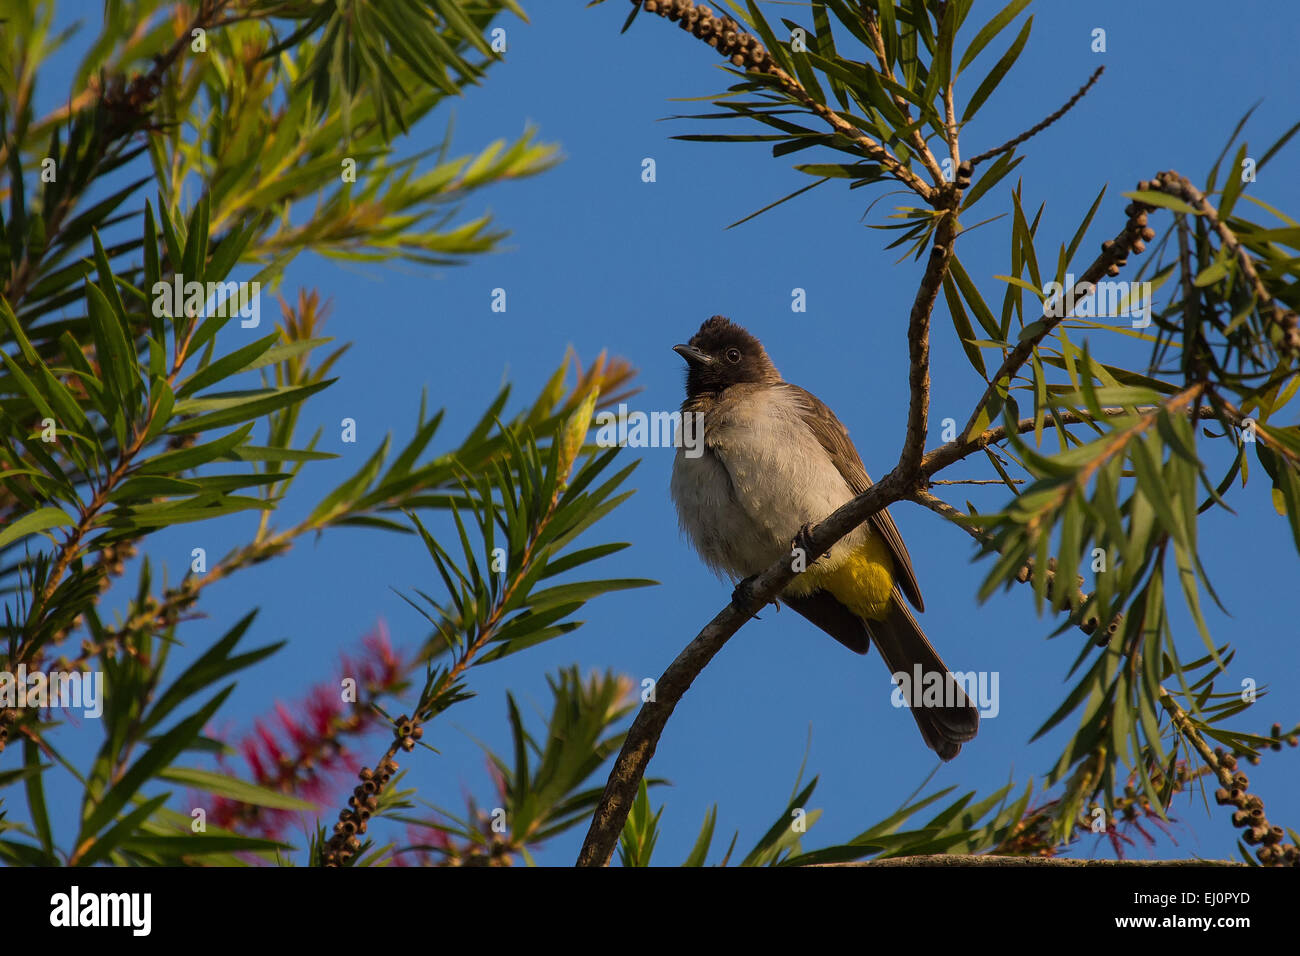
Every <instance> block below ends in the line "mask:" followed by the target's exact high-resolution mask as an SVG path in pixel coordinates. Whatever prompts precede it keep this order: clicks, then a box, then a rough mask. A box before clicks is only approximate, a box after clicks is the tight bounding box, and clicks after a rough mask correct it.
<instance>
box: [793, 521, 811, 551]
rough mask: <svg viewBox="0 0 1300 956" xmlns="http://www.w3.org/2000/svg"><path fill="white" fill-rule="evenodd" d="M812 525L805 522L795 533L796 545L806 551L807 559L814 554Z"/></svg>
mask: <svg viewBox="0 0 1300 956" xmlns="http://www.w3.org/2000/svg"><path fill="white" fill-rule="evenodd" d="M812 532H813V529H812V525H810V524H806V523H805V524H804V525H803V527H801V528H800V529H799V530H798V531H796V532H795V535H794V546H795V547H796V548H798V549H799V550H800V551H802V552H803V553H804V557H805V559H806V558H807V556H808V555H810V554H812Z"/></svg>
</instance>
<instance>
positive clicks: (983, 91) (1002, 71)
mask: <svg viewBox="0 0 1300 956" xmlns="http://www.w3.org/2000/svg"><path fill="white" fill-rule="evenodd" d="M1033 25H1034V18H1033V17H1032V16H1031V17H1030V18H1029V19H1027V20H1026V21H1025V25H1024V26H1023V27H1021V28H1020V33H1019V34H1018V35H1017V36H1016V39H1015V42H1014V43H1012V44H1011V48H1010V49H1008V50H1007V52H1006V53H1004V54H1003V55H1002V59H1000V60H998V62H997V63H996V64H995V65H994V67H993V69H992V70H990V71H989V75H988V76H986V77H984V81H983V82H982V83H980V85H979V86H978V87H977V88H976V90H975V93H974V94H973V95H972V96H971V98H970V101H969V102H968V103H967V104H966V109H965V110H964V111H963V112H962V116H961V121H962V123H966V122H968V121H969V120H970V119H972V118H973V117H974V116H975V114H976V112H978V110H979V108H980V107H981V106H983V105H984V101H985V100H987V99H988V98H989V96H991V95H992V93H993V91H994V90H996V89H997V88H998V84H1000V83H1001V82H1002V78H1003V77H1004V76H1006V75H1007V72H1008V71H1009V70H1010V69H1011V67H1013V66H1014V65H1015V63H1016V60H1018V59H1019V58H1020V52H1021V51H1022V50H1023V49H1024V48H1025V43H1026V42H1027V41H1028V40H1029V31H1030V30H1031V29H1032V28H1033Z"/></svg>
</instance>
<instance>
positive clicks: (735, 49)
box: [633, 0, 938, 203]
mask: <svg viewBox="0 0 1300 956" xmlns="http://www.w3.org/2000/svg"><path fill="white" fill-rule="evenodd" d="M633 3H639V4H641V6H642V8H643V9H644V10H645V12H646V13H654V14H657V15H658V16H661V17H664V18H665V19H668V20H672V21H674V22H677V21H680V22H681V26H682V29H684V30H689V31H690V32H691V33H692V34H694V35H695V36H697V37H699V38H700V39H701V40H704V41H705V42H706V43H708V44H709V46H712V47H716V48H717V51H718V52H719V53H720V54H722V55H723V56H725V57H728V58H730V60H731V62H732V63H733V64H734V65H735V66H737V67H744V68H747V69H748V70H749V72H750V73H762V74H764V75H766V76H770V77H772V78H773V79H774V80H776V83H777V85H778V86H779V87H780V88H781V90H782V92H784V93H785V94H786V95H787V96H789V97H791V98H792V99H794V100H797V101H798V102H799V103H800V104H801V105H802V106H803V107H804V108H805V109H807V110H808V111H810V112H812V113H815V114H816V115H817V116H820V117H821V118H822V119H823V120H825V121H826V123H827V124H828V125H829V126H830V127H831V129H833V130H834V131H835V132H837V133H839V134H840V135H841V136H843V137H844V138H845V139H848V140H850V141H852V142H853V143H854V144H855V145H857V147H858V148H859V149H861V150H862V152H863V153H864V154H865V155H866V156H867V158H869V159H872V160H874V161H875V162H877V163H879V164H880V165H881V166H883V167H885V169H887V170H889V172H890V173H892V174H893V176H894V178H895V179H897V180H898V181H899V182H901V183H902V184H903V185H905V186H907V188H908V189H910V190H912V192H914V193H916V194H917V195H918V196H920V197H921V198H922V199H924V200H925V201H926V202H927V203H933V202H934V197H935V195H936V193H937V192H938V190H936V189H934V188H932V187H930V186H928V185H926V183H925V182H924V181H923V180H922V179H921V178H920V177H918V176H917V175H916V174H915V173H914V172H912V171H911V170H910V169H908V168H907V167H906V166H904V165H903V164H902V163H901V162H899V160H898V157H896V156H895V155H894V154H893V153H891V152H890V151H889V150H888V149H886V148H885V147H884V146H883V145H881V144H880V143H878V142H877V141H876V140H874V139H873V138H871V137H870V136H868V135H867V134H866V133H864V132H862V131H861V130H860V129H858V128H857V127H856V126H854V125H853V124H852V123H850V122H849V121H848V120H846V119H844V118H843V117H842V116H840V114H839V113H836V112H835V111H834V110H832V109H831V108H830V107H828V106H827V105H826V104H824V103H821V102H819V101H818V100H817V99H815V98H814V97H813V96H812V94H810V93H809V92H808V91H807V90H806V89H804V87H803V84H802V83H800V82H799V81H798V80H797V79H795V78H794V77H793V76H791V75H790V74H789V73H787V72H786V71H785V70H783V69H781V68H780V67H779V66H777V65H776V63H775V62H774V61H773V60H772V55H771V54H770V53H768V52H767V48H766V47H764V46H763V44H762V43H760V42H759V40H758V38H757V37H755V36H753V35H752V34H750V33H747V32H745V31H744V30H742V29H741V27H740V24H739V23H737V22H736V21H735V20H733V19H732V18H731V17H715V16H713V11H712V10H711V9H709V8H708V7H706V6H696V5H695V2H694V0H633Z"/></svg>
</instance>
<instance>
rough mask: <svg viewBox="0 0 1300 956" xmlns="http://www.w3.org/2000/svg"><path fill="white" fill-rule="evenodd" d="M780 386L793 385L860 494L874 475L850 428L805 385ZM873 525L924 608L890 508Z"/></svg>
mask: <svg viewBox="0 0 1300 956" xmlns="http://www.w3.org/2000/svg"><path fill="white" fill-rule="evenodd" d="M777 387H778V388H788V389H790V390H791V391H792V392H793V393H794V394H795V395H796V396H797V397H798V399H799V404H800V405H801V406H802V409H803V411H802V415H801V417H802V418H803V421H804V424H805V425H807V426H808V428H809V429H811V430H812V433H813V434H814V435H815V436H817V441H818V442H819V443H820V444H821V446H822V448H824V449H826V453H827V454H828V455H830V456H831V461H832V462H834V463H835V467H836V469H837V470H838V471H839V473H840V474H841V475H842V476H843V477H844V481H845V483H846V484H848V486H849V488H850V489H852V491H853V493H854V494H855V495H860V494H862V492H864V491H866V490H867V488H869V487H870V486H871V478H869V477H868V476H867V469H866V468H865V467H864V466H863V464H862V458H861V456H860V455H859V454H858V450H857V449H856V448H854V447H853V442H852V441H851V440H850V439H849V432H848V429H846V428H845V427H844V426H843V425H842V424H841V423H840V420H839V419H838V418H836V417H835V413H834V412H832V411H831V410H830V409H829V408H828V407H827V406H826V403H825V402H823V401H822V400H821V399H819V398H818V397H817V396H816V395H814V394H812V392H809V391H808V390H806V389H802V388H800V387H799V386H798V385H791V384H790V383H789V382H782V383H781V384H780V385H779V386H777ZM871 526H872V528H873V529H874V530H875V531H876V533H877V534H879V535H880V536H881V537H882V538H884V540H885V543H886V544H887V545H888V546H889V553H890V555H892V556H893V559H894V570H895V571H896V572H897V574H898V586H899V588H900V589H901V590H902V592H903V593H904V594H905V595H907V599H908V600H909V601H911V602H912V605H913V606H914V607H915V608H916V609H917V610H918V611H924V610H925V601H924V600H923V599H922V597H921V587H920V585H918V584H917V583H916V571H915V569H913V567H912V556H911V555H909V554H908V553H907V545H905V544H903V537H902V535H900V534H899V533H898V526H897V525H895V524H894V519H893V518H892V517H890V515H889V511H888V509H885V508H882V509H881V510H880V511H877V512H876V513H875V514H874V515H872V516H871Z"/></svg>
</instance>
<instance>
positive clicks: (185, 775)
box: [158, 767, 316, 811]
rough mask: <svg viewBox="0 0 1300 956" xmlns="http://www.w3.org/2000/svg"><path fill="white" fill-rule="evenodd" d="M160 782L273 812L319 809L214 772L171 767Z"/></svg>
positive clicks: (293, 798) (162, 773)
mask: <svg viewBox="0 0 1300 956" xmlns="http://www.w3.org/2000/svg"><path fill="white" fill-rule="evenodd" d="M158 778H159V779H160V780H169V781H171V782H172V783H179V784H183V785H185V786H187V787H194V788H195V789H196V790H204V791H206V792H208V793H213V794H216V795H217V796H219V797H229V798H230V799H231V800H238V801H239V802H240V803H247V804H249V805H251V806H255V807H267V808H269V809H272V810H303V811H312V810H315V809H316V804H314V803H310V802H309V801H307V800H299V799H298V798H297V797H294V796H290V795H289V794H287V793H280V792H279V791H277V790H271V789H270V788H268V787H263V786H259V785H258V784H255V783H249V782H248V781H247V780H240V779H238V778H237V777H231V776H229V775H227V774H224V773H213V772H212V771H210V770H199V769H197V768H194V767H168V768H167V769H166V770H163V771H161V772H160V773H159V774H158Z"/></svg>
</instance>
